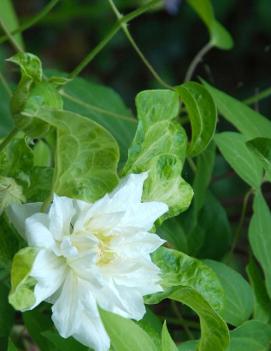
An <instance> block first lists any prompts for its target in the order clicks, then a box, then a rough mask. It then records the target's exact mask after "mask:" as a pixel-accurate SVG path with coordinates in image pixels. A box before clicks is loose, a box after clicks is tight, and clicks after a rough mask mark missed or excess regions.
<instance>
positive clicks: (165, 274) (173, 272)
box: [145, 247, 229, 351]
mask: <svg viewBox="0 0 271 351" xmlns="http://www.w3.org/2000/svg"><path fill="white" fill-rule="evenodd" d="M152 260H153V262H154V263H155V264H156V265H157V266H158V267H159V268H160V269H161V278H162V279H161V285H162V287H163V289H164V291H163V292H161V293H157V294H154V295H150V296H147V297H145V302H146V303H148V304H153V303H158V302H160V301H161V300H163V299H165V298H169V299H172V300H175V301H179V302H182V303H184V304H185V305H187V306H189V307H190V308H192V309H193V310H194V311H195V312H196V313H197V314H198V315H199V317H200V323H201V339H200V342H199V351H209V350H216V351H224V350H225V349H226V347H227V345H228V341H229V340H228V339H229V337H228V329H227V325H226V323H225V322H224V321H223V320H222V319H221V317H220V316H219V314H218V313H217V312H216V311H220V310H221V309H222V307H223V302H224V301H223V297H224V296H223V289H222V287H221V285H220V282H219V280H218V278H217V276H216V274H215V273H214V271H213V270H212V269H210V268H209V267H208V266H206V265H205V264H204V263H202V262H200V261H199V260H196V259H194V258H191V257H189V256H187V255H185V254H183V253H181V252H178V251H175V250H170V249H166V248H163V247H162V248H159V249H158V250H157V251H156V252H155V253H154V254H153V256H152Z"/></svg>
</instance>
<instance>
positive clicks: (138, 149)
mask: <svg viewBox="0 0 271 351" xmlns="http://www.w3.org/2000/svg"><path fill="white" fill-rule="evenodd" d="M136 106H137V111H138V119H139V124H138V128H137V132H136V135H135V138H134V140H133V143H132V146H131V147H130V149H129V154H128V161H127V163H126V164H125V166H124V169H123V174H127V173H132V172H133V173H141V172H144V171H148V172H149V177H148V179H147V180H146V182H145V184H144V193H143V200H144V201H162V202H165V203H167V205H168V206H169V212H168V214H167V215H166V216H176V215H177V214H178V213H180V212H182V211H184V210H185V209H187V207H188V206H189V204H190V202H191V199H192V194H193V192H192V189H191V187H190V186H189V185H188V184H187V183H186V182H185V181H184V180H183V178H182V177H181V175H180V174H181V172H182V168H183V163H184V158H185V154H186V147H187V138H186V134H185V131H184V129H183V128H182V127H181V126H180V124H179V123H178V122H177V121H176V117H177V115H178V112H179V99H178V94H177V93H175V92H173V91H170V90H149V91H143V92H141V93H139V94H138V95H137V97H136ZM163 219H165V216H164V217H163Z"/></svg>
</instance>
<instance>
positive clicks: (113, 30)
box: [69, 0, 161, 79]
mask: <svg viewBox="0 0 271 351" xmlns="http://www.w3.org/2000/svg"><path fill="white" fill-rule="evenodd" d="M160 1H161V0H152V1H150V2H149V3H147V4H145V5H143V6H141V7H139V8H138V9H136V10H135V11H132V12H130V13H128V14H127V15H125V16H123V17H122V18H121V19H119V20H118V21H117V22H116V23H115V25H114V26H113V27H112V28H111V30H110V31H109V33H108V34H107V35H106V36H105V37H104V39H103V40H102V41H100V43H99V44H98V45H97V46H96V47H95V48H94V49H93V50H91V51H90V53H89V54H88V55H87V56H86V57H85V58H84V59H83V60H82V61H81V62H80V63H79V65H78V66H77V67H75V69H74V70H73V71H72V72H71V73H70V75H69V78H70V79H73V78H75V77H77V76H78V74H80V72H81V71H82V70H83V69H84V68H85V67H86V66H87V65H88V64H89V63H90V62H91V61H92V60H93V59H94V58H95V57H96V56H97V55H98V54H99V53H100V51H101V50H102V49H103V48H104V47H105V46H106V44H107V43H108V42H109V41H110V40H111V39H112V38H113V36H114V35H115V34H116V33H117V32H118V31H119V30H120V29H121V27H122V25H123V24H124V23H128V22H130V21H131V20H133V19H134V18H136V17H138V16H140V15H141V14H143V13H144V12H146V11H148V10H149V9H150V8H152V7H153V6H154V5H156V4H157V3H159V2H160Z"/></svg>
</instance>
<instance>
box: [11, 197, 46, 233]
mask: <svg viewBox="0 0 271 351" xmlns="http://www.w3.org/2000/svg"><path fill="white" fill-rule="evenodd" d="M41 206H42V203H41V202H36V203H30V204H24V205H18V204H14V205H11V206H10V207H8V209H7V210H6V213H7V215H8V218H9V220H10V222H11V223H12V224H13V225H14V227H15V229H16V230H17V231H18V233H19V234H21V235H22V237H23V238H25V220H26V219H27V218H28V217H30V216H32V215H33V214H34V213H37V212H39V211H40V209H41Z"/></svg>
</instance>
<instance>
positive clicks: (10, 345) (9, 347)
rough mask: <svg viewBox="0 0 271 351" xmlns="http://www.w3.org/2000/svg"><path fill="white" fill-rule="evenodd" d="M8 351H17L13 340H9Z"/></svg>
mask: <svg viewBox="0 0 271 351" xmlns="http://www.w3.org/2000/svg"><path fill="white" fill-rule="evenodd" d="M8 351H17V348H16V346H15V345H14V344H13V342H12V341H11V340H9V342H8Z"/></svg>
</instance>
